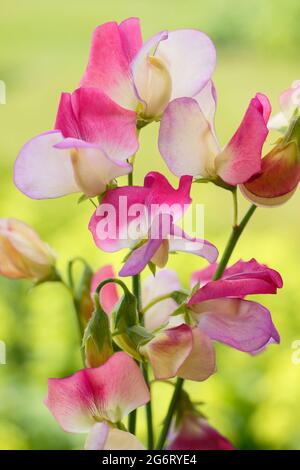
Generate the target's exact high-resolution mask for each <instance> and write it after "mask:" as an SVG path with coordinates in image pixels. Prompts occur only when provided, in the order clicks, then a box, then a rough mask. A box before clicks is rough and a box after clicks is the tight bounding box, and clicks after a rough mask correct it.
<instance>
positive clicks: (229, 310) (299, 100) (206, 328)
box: [0, 18, 300, 450]
mask: <svg viewBox="0 0 300 470" xmlns="http://www.w3.org/2000/svg"><path fill="white" fill-rule="evenodd" d="M215 63H216V52H215V48H214V45H213V43H212V41H211V39H210V38H209V37H208V36H207V35H206V34H204V33H203V32H200V31H197V30H194V29H182V30H176V31H167V30H165V31H161V32H159V33H157V34H155V35H154V36H152V37H151V38H150V39H149V40H147V41H146V42H143V40H142V35H141V29H140V23H139V20H138V19H137V18H129V19H127V20H125V21H123V22H122V23H121V24H117V23H115V22H110V23H106V24H104V25H101V26H98V27H97V28H96V30H95V31H94V33H93V38H92V46H91V52H90V57H89V60H88V65H87V67H86V70H85V72H84V74H83V77H82V79H81V81H80V85H79V88H77V89H76V90H75V91H74V92H73V93H62V95H61V98H60V102H59V106H58V111H57V116H56V121H55V124H54V128H53V129H51V130H48V131H46V132H44V133H42V134H40V135H38V136H36V137H34V138H33V139H31V140H30V141H29V142H27V143H26V144H25V145H24V147H23V148H22V149H21V151H20V153H19V155H18V157H17V160H16V162H15V168H14V180H15V184H16V186H17V187H18V188H19V189H20V191H22V192H23V193H24V194H26V195H27V196H29V197H30V198H32V199H45V198H56V197H61V196H64V195H67V194H70V193H81V196H80V200H81V201H84V200H86V199H90V200H91V201H92V202H93V204H94V205H96V209H95V210H94V213H93V214H92V215H91V219H90V223H89V230H90V232H91V234H92V238H93V240H94V242H95V245H96V246H97V247H98V248H99V249H101V250H104V251H106V252H115V251H118V250H122V249H127V250H128V251H127V254H126V256H125V259H124V263H123V265H122V267H121V269H120V271H119V276H120V277H121V278H124V277H128V276H131V277H132V281H133V282H132V286H133V288H132V291H131V290H130V289H129V288H128V286H127V284H126V283H124V281H123V280H122V279H120V278H118V277H116V276H115V273H114V269H113V267H112V266H104V267H102V268H101V269H100V270H99V271H97V272H96V273H94V272H93V270H92V269H91V268H90V266H89V265H88V264H87V263H86V262H85V261H84V260H80V262H82V263H83V266H84V270H83V274H82V278H81V280H80V283H79V287H78V286H76V285H75V284H76V283H75V281H74V279H73V276H72V268H73V265H74V262H75V261H76V259H74V260H71V261H70V263H69V265H68V273H69V278H68V287H69V288H70V290H71V292H72V294H73V298H74V305H75V309H76V313H77V316H78V319H79V323H80V327H81V332H82V338H81V340H82V351H83V356H84V368H83V369H82V370H80V371H77V372H75V373H74V375H72V376H70V377H67V378H56V379H49V384H48V395H47V398H46V401H45V403H46V405H47V407H48V408H49V410H50V411H51V413H52V414H53V416H54V417H55V419H56V420H57V421H58V423H59V424H60V426H61V427H62V428H63V430H65V431H67V432H74V433H88V437H87V441H86V448H87V449H111V450H113V449H144V448H145V447H144V445H143V444H142V443H141V442H140V441H139V440H138V439H137V437H136V436H135V431H136V411H135V410H136V408H138V407H141V406H143V405H145V406H146V407H147V430H148V448H154V445H155V442H154V437H155V436H154V427H153V418H152V411H151V393H150V385H151V383H150V380H149V377H150V378H151V377H152V376H153V378H154V379H155V380H162V381H165V380H166V379H168V380H171V379H173V378H175V377H177V382H176V384H175V383H173V382H172V381H171V383H172V384H173V385H174V387H175V391H174V396H173V400H172V401H171V405H170V408H169V412H168V415H167V417H166V419H165V421H164V424H163V427H162V430H161V435H160V437H159V439H158V442H157V448H159V449H163V448H165V447H166V446H167V448H168V449H171V450H174V449H179V450H194V449H199V450H201V449H228V450H229V449H232V448H233V447H232V445H231V444H230V443H229V441H227V439H225V438H224V437H223V436H221V435H220V434H219V433H218V432H217V431H216V430H214V429H213V428H212V427H211V426H210V425H209V424H208V422H207V419H206V418H205V416H204V415H203V414H202V412H201V411H200V410H199V409H198V408H197V406H196V405H195V404H193V403H192V401H191V400H190V398H189V396H188V394H187V393H186V392H185V391H184V389H183V383H184V380H186V379H187V380H193V381H203V380H206V379H208V378H209V377H210V376H211V375H212V374H214V373H215V372H216V370H217V368H216V357H215V356H216V354H215V348H214V343H215V342H220V343H223V344H226V345H228V346H230V347H232V348H235V349H238V350H240V351H243V352H245V353H249V354H253V355H255V354H258V353H259V352H262V351H263V350H264V349H265V348H266V347H267V346H268V345H269V344H271V343H279V341H280V339H279V333H278V331H277V330H276V328H275V326H274V324H273V322H272V318H271V314H270V312H269V311H268V310H267V309H266V308H265V307H264V306H263V305H261V304H260V303H258V302H256V301H254V300H248V298H247V299H246V297H247V296H249V295H255V294H276V292H277V289H279V288H281V287H282V279H281V276H280V274H279V273H278V272H276V271H275V270H273V269H271V268H269V267H267V266H266V265H264V264H261V263H259V262H258V261H256V260H255V259H251V260H250V261H243V260H240V261H238V262H236V263H235V264H233V265H231V266H229V267H228V266H227V265H228V261H229V259H230V256H231V254H232V252H233V250H234V248H235V246H236V243H237V241H238V239H239V237H240V235H241V233H242V231H243V230H244V228H245V227H246V225H247V222H248V220H249V219H250V217H251V216H252V214H253V213H254V210H255V209H256V207H257V206H276V205H278V204H281V203H283V202H285V201H287V200H288V199H289V198H290V197H291V196H292V194H293V193H294V192H295V190H296V188H297V185H298V183H299V181H300V84H299V81H298V82H295V83H294V84H293V85H292V87H291V88H290V89H288V90H287V91H285V92H284V93H283V94H282V95H281V97H280V105H281V109H282V112H281V113H280V114H279V115H277V116H274V117H272V118H270V115H271V105H270V102H269V100H268V98H267V96H265V95H263V94H262V93H257V94H256V95H255V96H254V97H253V99H252V100H251V101H250V103H249V105H248V107H247V109H246V111H245V114H244V117H243V119H242V122H241V123H240V125H239V126H238V128H237V130H236V132H235V133H234V135H233V136H232V137H231V139H230V140H229V142H228V143H227V144H226V145H225V146H224V147H223V146H222V145H221V144H220V142H219V140H218V138H217V131H216V129H215V125H214V119H215V112H216V106H217V94H216V90H215V87H214V84H213V81H212V75H213V72H214V69H215ZM154 121H155V122H159V123H160V128H159V137H158V148H159V151H160V154H161V156H162V158H163V160H164V162H165V163H166V165H167V167H168V169H169V170H170V171H171V173H173V175H175V176H176V177H178V185H177V187H176V188H174V187H173V186H172V185H171V184H170V183H169V181H168V179H167V178H166V176H165V175H163V174H160V173H158V172H150V173H148V174H147V175H145V178H144V183H143V185H134V184H133V171H134V164H135V158H136V154H137V151H138V148H139V133H140V132H141V130H142V129H143V128H144V127H145V126H147V125H149V124H151V123H152V122H154ZM269 129H276V130H277V131H279V132H280V133H281V136H280V138H279V139H277V141H276V143H275V145H273V147H272V149H271V150H270V151H269V152H268V153H267V155H265V156H264V144H265V142H266V139H267V137H268V133H269ZM124 175H128V185H127V186H120V185H119V184H120V183H119V181H117V178H118V177H120V176H124ZM203 182H210V183H212V184H214V185H216V186H218V187H221V188H222V189H223V190H224V191H230V192H231V193H232V195H233V200H234V205H235V211H234V212H235V218H234V223H233V231H232V235H231V237H230V239H229V242H228V245H227V247H226V249H225V252H224V254H223V256H222V257H221V258H220V260H218V250H217V248H216V247H215V245H214V244H213V243H211V242H209V241H207V240H204V239H203V237H198V236H194V235H192V234H189V233H187V232H186V231H184V230H183V229H182V227H181V226H180V225H179V222H180V220H182V218H183V217H184V215H185V213H186V210H187V209H188V207H189V206H190V205H191V204H192V199H191V195H190V193H191V187H192V184H193V183H197V184H196V187H197V188H199V187H200V188H202V187H203V186H202V185H199V184H198V183H203ZM237 188H240V191H241V193H242V194H243V195H244V196H245V197H246V198H247V199H248V200H250V201H251V202H252V206H251V207H250V208H249V210H248V212H247V213H246V215H245V216H244V218H243V219H242V220H241V221H240V222H239V220H238V208H237ZM0 243H1V244H0V260H1V263H0V264H1V266H0V270H1V274H2V275H4V276H7V277H10V278H28V279H31V280H33V281H34V282H45V281H51V280H55V281H60V282H65V281H64V280H63V277H62V276H61V275H60V274H59V273H58V272H57V270H56V268H55V256H54V254H53V253H52V251H51V249H50V248H49V247H48V246H47V245H45V244H44V243H43V242H42V241H41V240H40V239H39V237H38V236H37V235H36V234H35V232H34V231H33V230H32V229H31V228H29V227H27V226H26V225H25V224H23V223H22V222H19V221H16V220H14V219H8V220H6V219H5V220H4V219H2V220H1V223H0ZM178 252H184V253H185V255H184V256H186V254H187V253H190V254H192V255H195V256H198V257H201V258H204V259H205V260H206V261H207V262H208V263H209V265H208V266H207V267H205V268H204V269H201V270H198V271H197V272H194V273H192V274H191V280H190V287H189V289H183V288H182V286H181V285H180V281H179V278H178V275H177V273H176V272H175V271H172V270H170V269H168V268H166V266H167V263H168V259H169V255H170V253H178ZM217 260H218V261H217ZM77 261H78V260H77ZM147 267H149V268H150V271H151V274H150V277H148V278H146V279H145V280H144V281H143V282H142V283H141V282H140V273H142V272H143V271H144V270H145V269H147ZM120 290H122V294H121V293H120ZM139 365H140V366H141V367H139ZM127 415H129V418H128V426H127V427H126V425H125V422H124V418H125V417H126V416H127Z"/></svg>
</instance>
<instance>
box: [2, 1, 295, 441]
mask: <svg viewBox="0 0 300 470" xmlns="http://www.w3.org/2000/svg"><path fill="white" fill-rule="evenodd" d="M128 16H139V17H140V18H141V20H142V27H143V34H144V38H147V37H149V36H150V35H151V34H153V33H154V32H156V31H158V30H161V29H164V28H168V29H173V28H182V27H183V28H198V29H200V30H203V31H205V32H207V33H208V34H209V35H210V36H211V37H212V39H213V40H214V42H215V43H216V46H217V52H218V65H217V69H216V72H215V76H214V80H215V83H216V87H217V91H218V97H219V104H218V111H217V130H218V134H219V137H220V140H221V142H223V143H226V141H227V139H228V138H230V136H231V135H232V133H233V132H234V130H235V129H236V127H237V126H238V124H239V122H240V119H241V117H242V115H243V112H244V111H245V109H246V106H247V104H248V102H249V99H250V98H251V97H252V96H253V95H254V94H255V93H256V92H257V91H260V92H264V93H266V94H267V95H268V96H269V97H270V99H271V100H272V103H273V108H274V111H275V112H276V111H278V105H277V97H278V95H279V93H280V92H281V90H283V89H284V88H287V87H288V86H289V85H290V83H291V82H292V81H293V80H294V79H299V78H300V77H299V75H300V69H299V66H300V60H299V42H300V29H299V21H300V3H299V1H298V0H285V2H284V4H283V3H282V0H263V1H262V0H245V1H243V2H241V1H240V0H227V1H222V0H210V1H209V2H206V1H204V0H185V1H184V2H183V1H180V0H151V1H146V0H127V1H124V0H111V1H109V2H108V1H104V0H84V1H83V0H51V1H43V2H41V1H39V0H26V2H25V1H23V0H1V15H0V44H1V48H0V50H1V53H0V79H1V80H4V81H5V83H6V86H7V104H6V105H5V106H2V105H1V106H0V136H1V138H0V166H1V172H0V205H1V210H0V216H1V217H10V216H14V217H18V218H20V219H23V220H24V221H26V222H28V223H30V224H32V225H33V226H34V227H35V228H36V229H37V230H38V231H39V233H40V234H41V236H42V237H43V238H44V239H45V240H46V241H48V242H49V243H50V244H51V245H52V246H53V247H54V248H55V250H56V252H57V254H58V258H59V261H58V263H59V267H60V269H61V270H62V271H64V270H65V267H66V262H67V261H68V259H70V258H72V257H74V256H78V255H80V256H83V257H86V258H87V260H88V261H89V262H90V263H91V265H92V266H93V268H95V269H97V268H98V267H100V266H101V265H103V264H105V263H108V262H111V263H113V264H114V265H115V267H116V269H118V268H119V267H120V262H121V259H122V257H123V253H122V254H116V255H108V254H103V253H101V252H100V251H99V250H97V249H96V248H95V246H94V245H93V242H92V240H91V236H90V234H89V232H88V230H87V224H88V221H89V217H90V215H91V212H92V206H91V205H90V203H89V202H85V203H83V204H80V205H78V204H77V199H78V196H76V195H75V196H69V197H66V198H62V199H58V200H53V201H40V202H38V201H32V200H30V199H27V198H26V197H25V196H23V195H22V194H20V193H19V192H18V191H17V189H16V188H15V187H14V185H13V181H12V168H13V162H14V159H15V157H16V155H17V152H18V150H19V149H20V147H21V146H22V145H23V143H24V142H25V141H26V140H28V139H29V138H30V137H32V136H34V135H35V134H38V133H40V132H42V131H44V130H48V129H51V128H52V126H53V123H54V119H55V113H56V108H57V104H58V100H59V95H60V92H61V91H72V90H73V89H74V88H76V86H77V84H78V82H79V79H80V77H81V75H82V73H83V70H84V67H85V64H86V61H87V56H88V51H89V46H90V36H91V32H92V30H93V29H94V27H95V26H96V25H98V24H101V23H103V22H106V21H109V20H117V21H121V20H122V19H124V18H126V17H128ZM157 131H158V126H157V125H151V126H149V127H147V128H146V129H145V130H144V131H143V132H142V136H141V149H140V151H139V154H138V158H137V162H136V174H135V181H136V182H140V183H142V178H143V176H144V175H145V174H146V173H147V172H148V171H149V170H153V169H154V170H161V171H165V172H166V173H167V174H168V172H167V169H166V167H165V165H164V163H163V162H162V159H161V157H160V156H159V153H158V150H157ZM272 139H273V140H272ZM275 139H276V136H275V135H274V136H272V135H271V136H270V139H269V140H270V142H272V141H273V142H274V140H275ZM171 179H172V178H171ZM172 180H173V181H174V178H173V179H172ZM193 196H194V199H195V201H197V202H202V203H204V204H205V235H206V237H207V238H208V239H209V240H211V241H213V242H214V243H215V244H216V245H217V246H218V247H219V248H220V250H222V249H223V248H224V245H225V242H226V240H227V238H228V236H229V231H230V224H231V219H232V208H231V198H230V194H226V193H225V194H224V191H223V190H221V189H218V188H215V187H210V185H196V187H195V188H194V190H193ZM240 199H241V202H240V205H241V210H244V209H245V208H246V206H247V203H246V202H245V201H243V200H242V197H240ZM299 204H300V193H299V192H298V193H297V194H296V195H295V196H294V197H293V199H292V200H291V201H290V202H289V203H288V204H286V205H284V206H282V207H280V208H277V209H269V210H267V209H260V210H258V211H257V213H256V214H255V216H254V218H253V220H252V221H251V223H250V224H249V227H248V229H247V231H246V233H245V234H244V236H243V238H242V240H241V242H240V243H239V245H238V248H237V250H236V252H235V254H234V256H233V260H237V259H238V258H240V257H242V258H244V259H249V258H251V257H255V258H257V259H258V260H259V261H260V262H264V263H267V264H269V265H270V266H272V267H273V268H275V269H278V270H279V271H280V272H281V273H282V276H283V278H284V282H285V286H284V289H283V290H282V291H281V292H279V294H278V295H277V296H276V297H275V296H274V297H272V296H265V297H264V298H263V303H264V304H265V305H266V306H267V307H268V308H269V309H270V310H271V311H272V314H273V318H274V321H275V324H276V325H277V327H278V329H279V331H280V333H281V345H280V346H272V347H270V348H269V349H268V350H267V352H265V353H264V354H262V355H260V356H257V357H250V356H248V355H246V354H243V353H240V352H238V351H235V350H231V349H230V348H228V347H225V346H220V345H218V346H217V356H218V373H217V374H216V375H215V376H213V377H212V378H210V379H209V380H208V381H207V382H205V383H198V384H197V383H196V384H191V385H189V386H188V388H189V390H190V392H191V394H192V396H193V398H194V399H195V400H197V401H204V402H205V405H204V408H203V410H204V411H205V413H206V414H207V415H208V417H209V419H210V422H211V424H213V425H214V426H216V427H217V428H218V429H219V430H220V431H221V432H222V433H224V434H225V435H226V436H227V437H228V438H230V439H231V440H232V441H233V443H234V445H235V446H236V447H237V448H240V449H299V448H300V427H299V422H300V407H299V394H300V364H299V365H298V366H297V365H296V364H293V363H292V359H291V357H292V353H293V349H292V347H291V345H292V342H293V341H295V340H297V339H300V309H299V306H300V289H299V281H300V251H299V231H300V223H299ZM170 266H171V267H173V268H175V269H176V270H177V271H178V272H179V274H180V277H181V279H182V283H183V285H185V286H187V285H188V282H189V276H190V274H191V272H192V271H193V270H196V269H200V268H201V267H202V266H204V263H203V262H202V261H201V260H198V259H196V258H195V259H194V258H193V257H192V256H184V255H178V256H174V257H172V258H171V261H170ZM0 293H1V298H0V339H1V340H3V341H5V343H6V345H7V364H6V365H0V448H1V449H60V448H63V449H67V448H80V447H82V443H83V440H84V436H73V435H68V434H65V433H63V432H62V431H61V430H60V429H59V427H58V425H57V424H56V422H55V421H54V419H53V418H52V416H51V415H50V414H49V413H48V411H47V409H46V408H45V406H44V405H43V397H44V395H45V393H46V387H47V378H48V377H61V376H65V375H67V374H69V373H72V372H74V371H75V370H76V369H78V368H79V367H80V356H79V353H78V336H77V333H78V332H77V328H76V321H75V317H74V312H73V309H72V303H71V299H70V298H69V296H68V292H67V291H66V290H65V289H64V288H63V287H62V286H60V285H57V284H45V285H42V286H39V287H37V288H35V289H31V286H30V284H29V283H27V282H11V281H9V280H6V279H0ZM258 299H259V297H258ZM158 387H159V386H157V385H155V386H154V393H156V399H155V417H156V419H157V422H161V419H162V416H163V411H164V410H165V408H166V406H167V404H168V400H169V394H170V387H167V386H165V385H161V386H160V389H159V390H158ZM142 415H143V413H142V412H140V416H142ZM143 434H144V428H143V426H141V428H140V435H141V437H143Z"/></svg>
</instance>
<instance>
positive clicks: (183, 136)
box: [158, 98, 219, 177]
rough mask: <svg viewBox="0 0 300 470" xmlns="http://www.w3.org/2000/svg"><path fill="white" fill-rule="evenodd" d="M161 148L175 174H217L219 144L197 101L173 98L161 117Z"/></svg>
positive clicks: (159, 141)
mask: <svg viewBox="0 0 300 470" xmlns="http://www.w3.org/2000/svg"><path fill="white" fill-rule="evenodd" d="M158 147H159V150H160V153H161V155H162V157H163V159H164V160H165V163H166V164H167V166H168V168H169V170H170V171H171V172H172V173H174V175H176V176H182V175H191V176H198V175H201V176H204V177H210V176H213V175H214V159H215V157H216V155H217V154H218V153H219V146H218V144H217V142H216V139H215V137H214V135H213V132H212V129H211V127H210V125H209V123H208V121H207V120H206V118H205V116H204V114H203V112H202V111H201V109H200V107H199V105H198V103H197V101H196V100H194V99H192V98H178V99H175V100H173V101H171V103H170V104H169V105H168V106H167V108H166V110H165V112H164V115H163V117H162V120H161V124H160V129H159V138H158Z"/></svg>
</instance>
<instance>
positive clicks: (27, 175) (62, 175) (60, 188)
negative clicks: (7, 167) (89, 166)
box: [14, 131, 80, 199]
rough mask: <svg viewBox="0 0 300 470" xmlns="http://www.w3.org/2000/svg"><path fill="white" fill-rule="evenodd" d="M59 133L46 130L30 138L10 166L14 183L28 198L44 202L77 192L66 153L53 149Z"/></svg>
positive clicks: (60, 138)
mask: <svg viewBox="0 0 300 470" xmlns="http://www.w3.org/2000/svg"><path fill="white" fill-rule="evenodd" d="M62 139H63V136H62V134H61V132H59V131H49V132H46V133H43V134H40V135H38V136H36V137H34V138H33V139H31V140H30V141H29V142H27V144H25V145H24V147H23V148H22V150H21V151H20V153H19V155H18V157H17V160H16V162H15V166H14V182H15V185H16V186H17V188H18V189H19V190H20V191H22V193H24V194H26V195H27V196H29V197H31V198H32V199H47V198H54V197H60V196H64V195H66V194H70V193H74V192H77V191H80V188H79V187H78V185H77V183H76V181H75V178H74V174H73V167H72V163H71V159H70V152H69V150H58V149H56V148H55V147H54V146H55V144H57V143H58V142H60V141H61V140H62Z"/></svg>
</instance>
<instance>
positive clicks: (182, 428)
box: [167, 414, 234, 450]
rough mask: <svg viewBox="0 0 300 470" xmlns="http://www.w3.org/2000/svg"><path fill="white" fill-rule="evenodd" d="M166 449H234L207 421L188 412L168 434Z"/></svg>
mask: <svg viewBox="0 0 300 470" xmlns="http://www.w3.org/2000/svg"><path fill="white" fill-rule="evenodd" d="M168 441H169V443H168V447H167V450H234V448H233V446H232V444H231V443H230V442H229V441H228V440H227V439H226V438H225V437H224V436H222V435H221V434H220V433H218V431H216V430H215V429H214V428H212V427H211V426H209V424H208V423H207V421H206V420H205V419H203V418H200V417H198V416H195V415H192V414H189V415H187V416H185V417H184V418H183V421H182V422H181V423H180V425H179V427H178V429H175V432H173V433H170V434H169V436H168Z"/></svg>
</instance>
